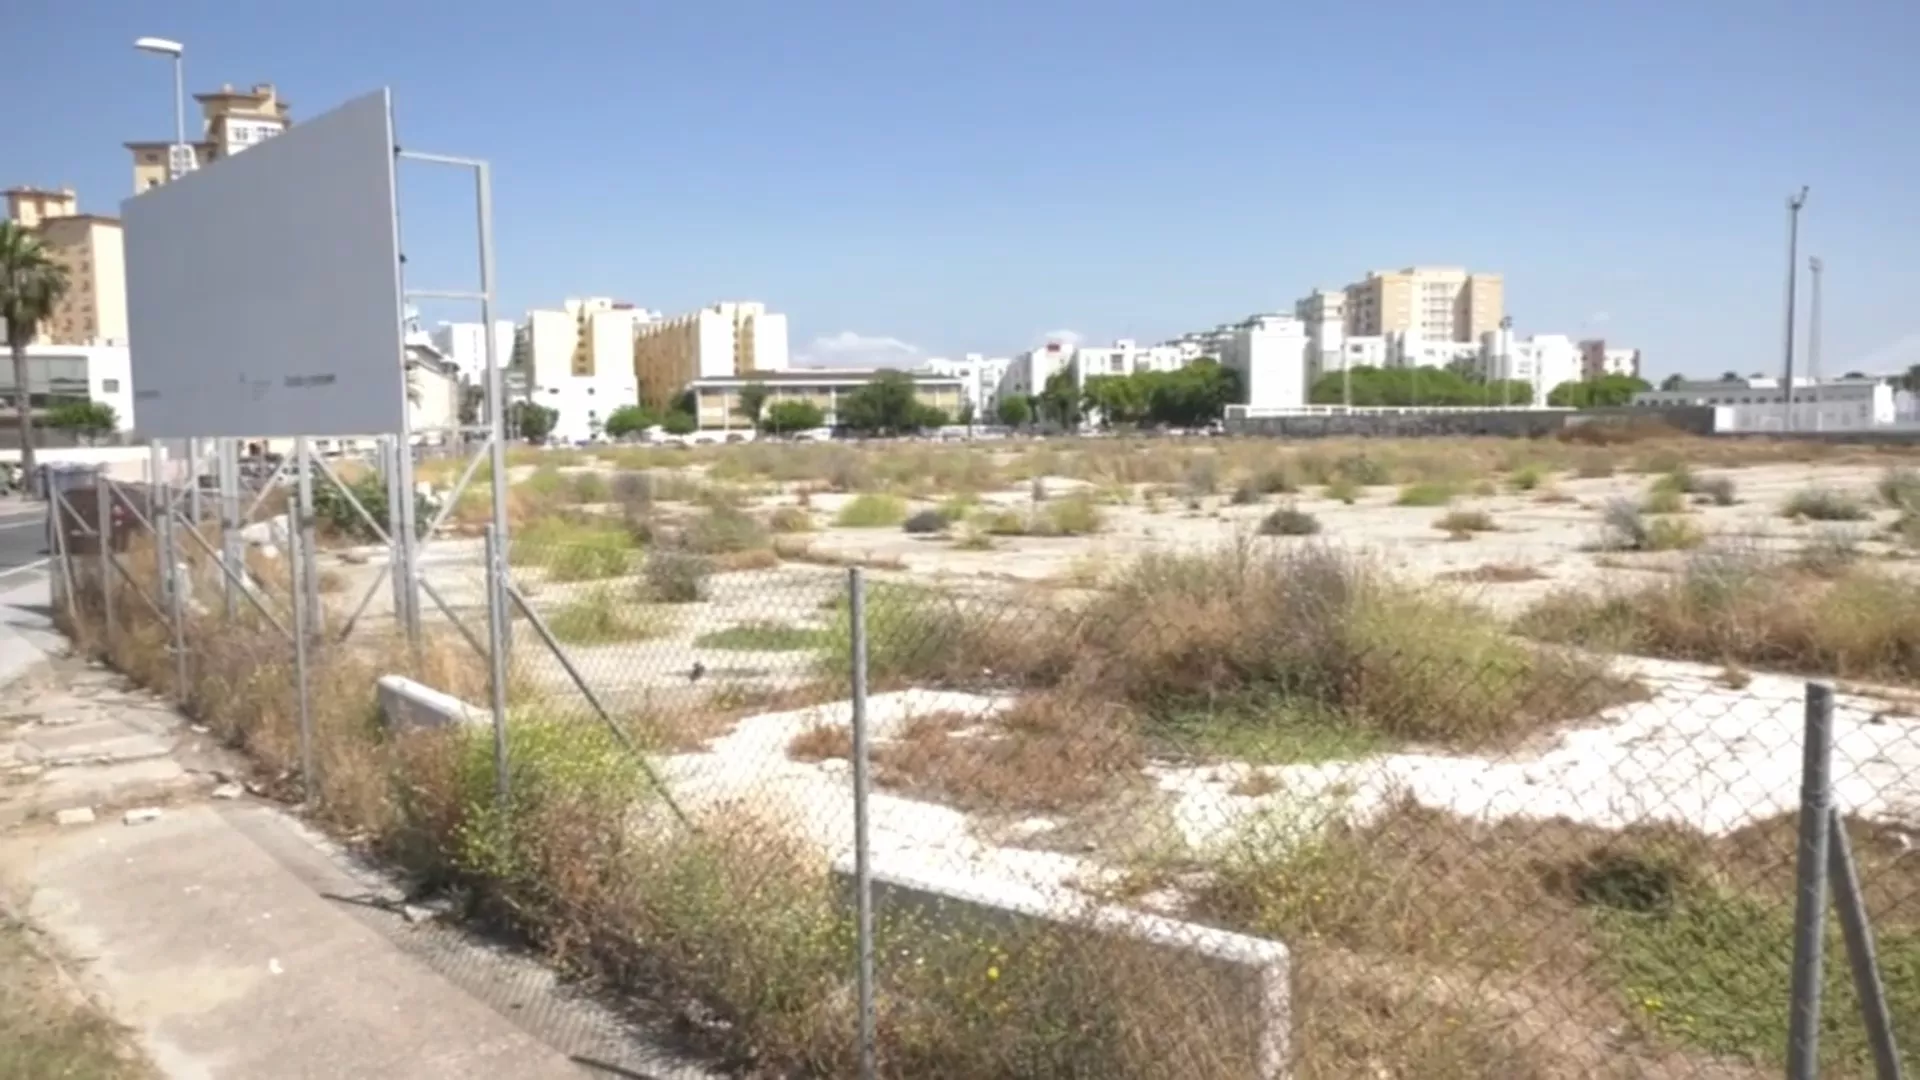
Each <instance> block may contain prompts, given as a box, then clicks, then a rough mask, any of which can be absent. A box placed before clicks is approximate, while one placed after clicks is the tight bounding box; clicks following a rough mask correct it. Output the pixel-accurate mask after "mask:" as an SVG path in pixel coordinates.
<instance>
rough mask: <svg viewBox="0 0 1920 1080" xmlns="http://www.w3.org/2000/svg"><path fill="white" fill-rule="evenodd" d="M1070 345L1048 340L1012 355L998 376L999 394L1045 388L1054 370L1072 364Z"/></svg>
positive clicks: (1028, 392)
mask: <svg viewBox="0 0 1920 1080" xmlns="http://www.w3.org/2000/svg"><path fill="white" fill-rule="evenodd" d="M1073 352H1074V349H1073V346H1072V345H1069V344H1067V343H1065V342H1061V341H1049V342H1047V343H1046V344H1045V345H1041V346H1039V347H1038V348H1033V349H1028V350H1027V351H1026V352H1023V353H1020V354H1018V355H1016V356H1015V357H1014V358H1013V362H1012V363H1010V364H1008V365H1007V372H1006V374H1005V375H1003V376H1001V378H1000V395H999V396H1000V397H1002V398H1007V397H1015V396H1017V397H1029V396H1031V395H1034V394H1037V393H1039V392H1040V391H1042V390H1044V389H1046V387H1047V380H1048V379H1051V378H1053V373H1054V372H1056V371H1059V370H1061V369H1062V368H1065V367H1066V366H1068V365H1069V364H1071V363H1073Z"/></svg>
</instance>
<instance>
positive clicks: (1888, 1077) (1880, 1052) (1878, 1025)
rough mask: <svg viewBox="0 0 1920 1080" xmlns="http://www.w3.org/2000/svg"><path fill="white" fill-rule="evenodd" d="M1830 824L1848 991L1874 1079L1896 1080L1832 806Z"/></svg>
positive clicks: (1865, 931) (1865, 932) (1841, 824)
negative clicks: (1848, 973) (1849, 975)
mask: <svg viewBox="0 0 1920 1080" xmlns="http://www.w3.org/2000/svg"><path fill="white" fill-rule="evenodd" d="M1830 817H1831V824H1830V826H1829V828H1831V830H1832V836H1831V838H1830V846H1829V847H1828V848H1827V861H1828V864H1829V865H1828V873H1829V874H1830V875H1831V876H1832V878H1833V906H1834V910H1835V912H1836V913H1837V914H1838V915H1839V916H1840V933H1841V936H1842V937H1843V938H1844V939H1845V940H1846V944H1847V966H1848V967H1850V968H1852V969H1853V990H1854V996H1855V997H1857V998H1859V999H1860V1022H1861V1023H1862V1024H1864V1025H1865V1026H1866V1029H1867V1044H1868V1045H1869V1046H1871V1047H1872V1048H1873V1074H1874V1076H1876V1077H1878V1078H1879V1080H1900V1050H1899V1048H1898V1046H1897V1045H1896V1044H1895V1043H1894V1039H1893V1015H1892V1013H1890V1012H1889V1011H1888V1010H1887V987H1886V984H1885V983H1883V982H1882V981H1881V979H1880V961H1879V958H1878V957H1877V956H1876V955H1875V950H1874V946H1873V927H1872V926H1871V925H1869V923H1868V921H1867V904H1866V900H1865V899H1864V898H1863V897H1862V896H1861V894H1860V871H1859V867H1858V866H1857V865H1856V864H1855V863H1854V861H1853V842H1852V840H1850V839H1849V838H1848V837H1847V823H1846V821H1845V820H1844V819H1842V818H1841V816H1840V811H1839V809H1838V808H1834V809H1833V810H1832V811H1831V812H1830Z"/></svg>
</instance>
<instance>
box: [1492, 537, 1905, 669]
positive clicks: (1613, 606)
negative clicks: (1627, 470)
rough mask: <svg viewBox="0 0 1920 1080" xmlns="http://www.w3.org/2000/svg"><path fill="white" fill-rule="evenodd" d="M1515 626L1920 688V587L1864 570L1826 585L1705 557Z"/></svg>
mask: <svg viewBox="0 0 1920 1080" xmlns="http://www.w3.org/2000/svg"><path fill="white" fill-rule="evenodd" d="M1517 625H1518V628H1519V629H1520V630H1521V631H1522V632H1523V633H1527V634H1531V635H1533V636H1536V637H1539V638H1543V639H1546V640H1549V641H1565V642H1570V643H1575V644H1580V645H1586V646H1593V647H1599V648H1607V649H1615V650H1619V651H1625V652H1634V653H1641V654H1645V655H1652V656H1667V657H1673V658H1675V659H1680V660H1696V661H1700V662H1703V663H1718V664H1740V665H1743V666H1747V667H1753V668H1757V669H1760V670H1771V671H1793V672H1802V673H1806V674H1818V675H1833V676H1838V677H1842V678H1856V679H1878V680H1883V681H1890V682H1900V683H1915V682H1920V584H1916V583H1915V582H1913V581H1911V580H1910V579H1908V578H1905V577H1902V576H1898V575H1894V574H1890V573H1887V572H1885V571H1883V570H1880V569H1878V568H1876V567H1874V566H1872V565H1869V564H1865V563H1862V564H1859V565H1856V566H1854V567H1852V568H1851V569H1846V570H1842V571H1840V572H1839V573H1838V576H1836V577H1833V578H1831V579H1827V578H1823V577H1819V576H1815V575H1812V574H1809V573H1807V572H1806V571H1805V570H1803V569H1798V568H1796V567H1794V566H1792V565H1790V564H1782V563H1780V562H1779V561H1778V560H1773V559H1769V558H1766V557H1763V556H1760V555H1754V554H1744V553H1708V554H1704V555H1702V556H1699V557H1696V558H1694V559H1693V560H1692V561H1691V562H1690V563H1689V564H1688V566H1687V568H1686V570H1685V571H1684V572H1683V573H1680V574H1678V575H1675V576H1673V577H1672V578H1670V579H1668V580H1663V581H1658V582H1654V583H1652V584H1649V585H1646V586H1643V587H1640V588H1637V589H1632V590H1625V591H1614V592H1605V593H1597V594H1596V593H1583V592H1571V591H1568V592H1558V593H1555V594H1553V595H1551V596H1549V597H1547V598H1545V599H1544V600H1542V601H1541V602H1540V603H1539V604H1537V605H1535V606H1534V607H1533V608H1532V609H1531V610H1529V611H1528V612H1527V613H1526V614H1525V615H1523V616H1522V617H1521V619H1520V620H1519V623H1518V624H1517Z"/></svg>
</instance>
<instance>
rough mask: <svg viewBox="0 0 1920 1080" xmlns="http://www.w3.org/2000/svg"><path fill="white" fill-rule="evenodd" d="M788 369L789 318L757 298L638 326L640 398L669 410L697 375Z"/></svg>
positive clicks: (636, 358)
mask: <svg viewBox="0 0 1920 1080" xmlns="http://www.w3.org/2000/svg"><path fill="white" fill-rule="evenodd" d="M785 370H787V317H786V316H785V315H781V314H777V313H775V312H771V311H768V310H767V306H766V305H765V304H761V303H754V302H744V303H735V302H723V303H718V304H711V305H709V306H707V307H703V308H701V309H700V310H699V311H695V312H690V313H688V314H685V315H676V316H674V317H673V318H671V319H661V320H658V321H656V322H651V323H648V324H646V325H644V326H641V327H638V328H637V329H636V330H635V332H634V339H633V373H634V376H635V377H636V378H637V379H639V382H640V399H641V400H642V401H644V402H645V403H647V404H648V405H651V406H653V407H655V408H666V407H667V406H668V405H670V404H672V402H673V399H674V398H675V397H677V396H679V395H680V393H681V392H682V391H684V390H685V389H686V388H687V384H689V383H691V382H693V381H694V380H695V379H725V378H729V377H732V376H736V375H750V374H755V373H764V372H779V371H785Z"/></svg>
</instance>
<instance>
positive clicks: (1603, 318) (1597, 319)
mask: <svg viewBox="0 0 1920 1080" xmlns="http://www.w3.org/2000/svg"><path fill="white" fill-rule="evenodd" d="M1587 321H1588V322H1589V323H1592V324H1593V325H1595V326H1605V325H1607V324H1608V323H1610V322H1612V321H1613V312H1611V311H1596V312H1594V313H1593V314H1591V315H1588V316H1587Z"/></svg>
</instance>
